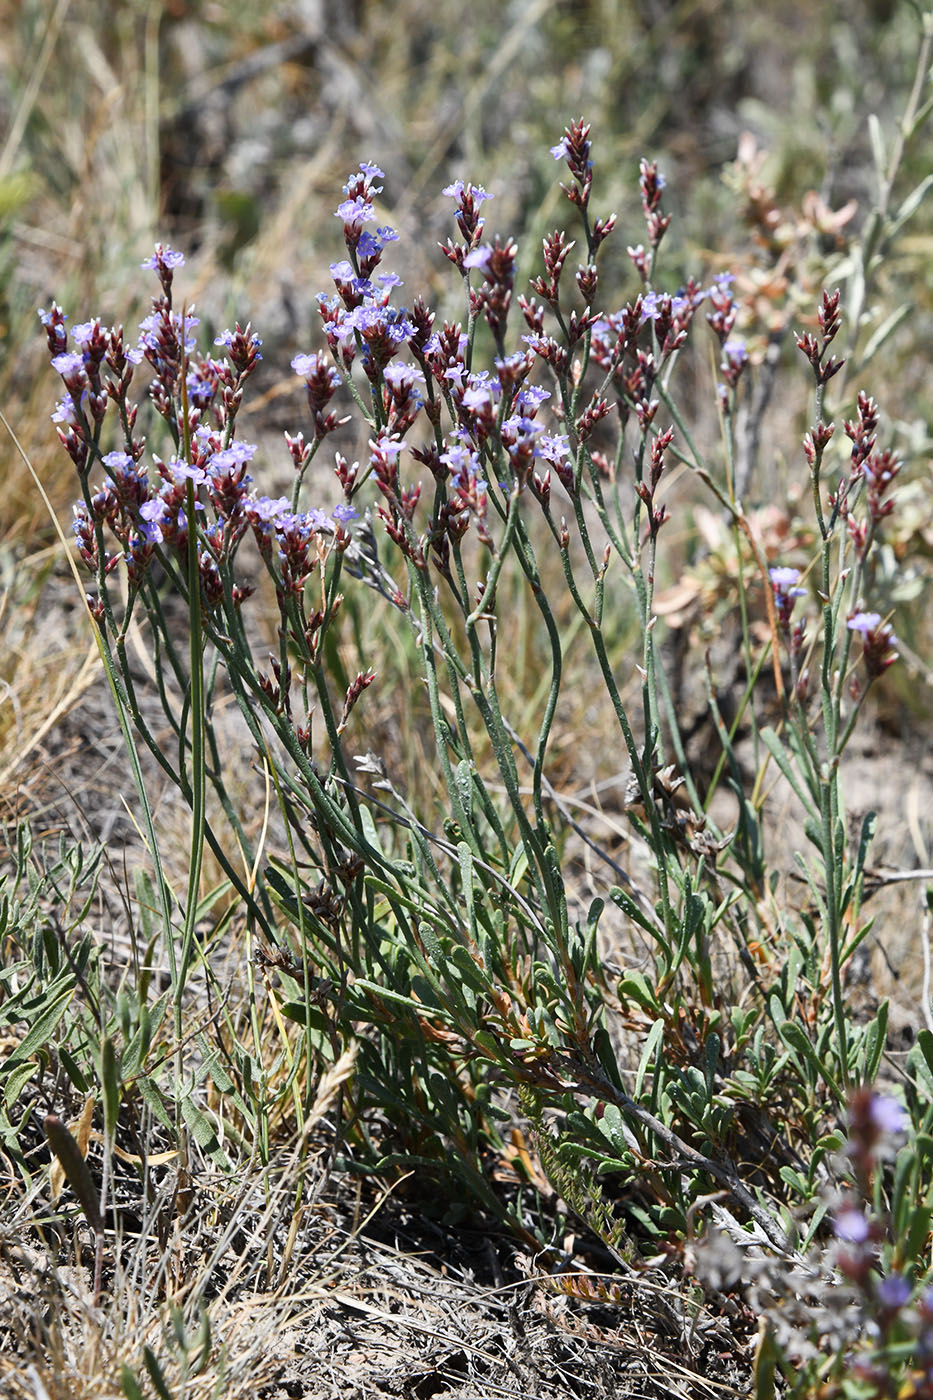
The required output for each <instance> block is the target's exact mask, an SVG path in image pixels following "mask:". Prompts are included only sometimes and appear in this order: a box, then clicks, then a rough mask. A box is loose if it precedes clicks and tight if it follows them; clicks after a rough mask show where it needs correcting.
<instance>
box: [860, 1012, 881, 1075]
mask: <svg viewBox="0 0 933 1400" xmlns="http://www.w3.org/2000/svg"><path fill="white" fill-rule="evenodd" d="M887 1034H888V1003H887V1002H886V1001H883V1002H882V1003H881V1005H880V1006H879V1007H878V1014H877V1016H875V1018H874V1020H873V1021H872V1022H871V1024H870V1025H869V1026H867V1027H866V1028H865V1034H864V1037H863V1039H862V1043H861V1045H860V1047H859V1051H860V1056H859V1057H860V1059H861V1061H862V1071H861V1075H860V1078H861V1079H862V1080H863V1082H864V1083H866V1084H872V1083H874V1080H875V1076H876V1075H877V1073H878V1066H879V1065H880V1063H881V1056H882V1055H883V1054H884V1047H885V1042H886V1040H887Z"/></svg>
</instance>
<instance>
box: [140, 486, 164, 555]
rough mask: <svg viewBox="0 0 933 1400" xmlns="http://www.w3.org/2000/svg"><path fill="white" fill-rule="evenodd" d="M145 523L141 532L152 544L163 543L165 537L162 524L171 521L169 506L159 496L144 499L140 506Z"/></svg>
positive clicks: (141, 527)
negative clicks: (147, 499)
mask: <svg viewBox="0 0 933 1400" xmlns="http://www.w3.org/2000/svg"><path fill="white" fill-rule="evenodd" d="M139 513H140V515H141V516H142V519H143V523H142V525H141V526H140V534H141V535H142V536H143V538H144V539H146V540H148V541H149V543H150V544H161V543H162V541H163V540H164V539H165V536H164V535H163V533H162V526H163V525H167V524H168V523H169V510H168V506H167V505H166V504H165V502H164V501H163V500H162V499H161V497H159V496H153V498H152V500H150V501H144V502H143V504H142V505H141V506H140V507H139Z"/></svg>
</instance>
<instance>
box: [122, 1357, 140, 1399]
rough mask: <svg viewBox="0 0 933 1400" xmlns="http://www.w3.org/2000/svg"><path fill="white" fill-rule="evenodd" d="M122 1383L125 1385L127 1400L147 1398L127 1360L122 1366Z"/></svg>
mask: <svg viewBox="0 0 933 1400" xmlns="http://www.w3.org/2000/svg"><path fill="white" fill-rule="evenodd" d="M120 1385H121V1386H122V1387H123V1394H124V1395H125V1396H126V1400H146V1397H145V1396H144V1394H143V1390H142V1386H141V1385H140V1384H139V1381H138V1380H137V1379H136V1377H135V1375H134V1374H133V1372H132V1371H131V1370H130V1368H129V1366H127V1364H126V1362H125V1361H124V1362H123V1365H122V1366H121V1367H120Z"/></svg>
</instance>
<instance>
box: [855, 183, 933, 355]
mask: <svg viewBox="0 0 933 1400" xmlns="http://www.w3.org/2000/svg"><path fill="white" fill-rule="evenodd" d="M931 189H933V175H925V176H924V177H923V179H922V180H921V181H920V184H919V185H916V186H915V187H914V189H912V190H911V192H910V194H908V195H906V196H905V198H904V200H903V201H902V203H901V207H900V208H899V209H898V211H897V213H896V214H895V215H894V218H893V220H892V221H891V224H890V226H889V227H888V229H887V230H886V233H887V238H888V239H889V240H890V239H892V238H894V237H895V236H896V235H897V234H898V233H900V231H901V229H902V228H903V227H904V225H905V224H906V223H907V222H908V220H909V219H912V218H913V216H914V215H915V214H916V212H917V210H918V209H919V208H920V206H921V204H922V203H923V201H924V200H925V199H926V197H927V195H928V194H929V193H930V190H931ZM903 309H904V312H905V314H907V313H908V312H909V311H910V310H912V309H913V308H912V307H905V308H903ZM862 363H863V364H864V363H865V361H864V358H863V360H862Z"/></svg>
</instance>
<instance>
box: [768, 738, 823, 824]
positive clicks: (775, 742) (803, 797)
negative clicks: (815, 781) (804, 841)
mask: <svg viewBox="0 0 933 1400" xmlns="http://www.w3.org/2000/svg"><path fill="white" fill-rule="evenodd" d="M761 738H762V742H763V743H764V746H765V748H766V749H767V750H768V752H769V753H770V755H771V757H772V758H773V759H774V761H775V763H776V764H777V766H778V768H780V770H781V772H782V773H783V775H784V777H785V778H786V779H787V781H788V782H789V783H790V785H791V787H792V788H793V790H794V792H795V793H796V794H797V797H798V798H799V799H800V801H801V803H802V804H803V806H804V807H805V808H806V810H807V812H808V813H809V814H810V816H812V817H814V818H815V817H816V816H817V810H816V807H815V806H814V803H813V799H812V798H811V797H810V795H809V793H807V792H805V791H804V789H803V788H802V787H801V785H800V779H799V777H798V774H797V773H796V772H795V770H794V768H793V766H792V765H791V762H790V759H789V758H788V756H787V750H786V749H785V747H784V745H783V744H782V743H781V740H780V738H779V737H778V735H777V734H776V732H775V731H774V730H773V729H772V728H771V727H770V726H769V725H766V726H765V728H764V729H763V730H762V731H761Z"/></svg>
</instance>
